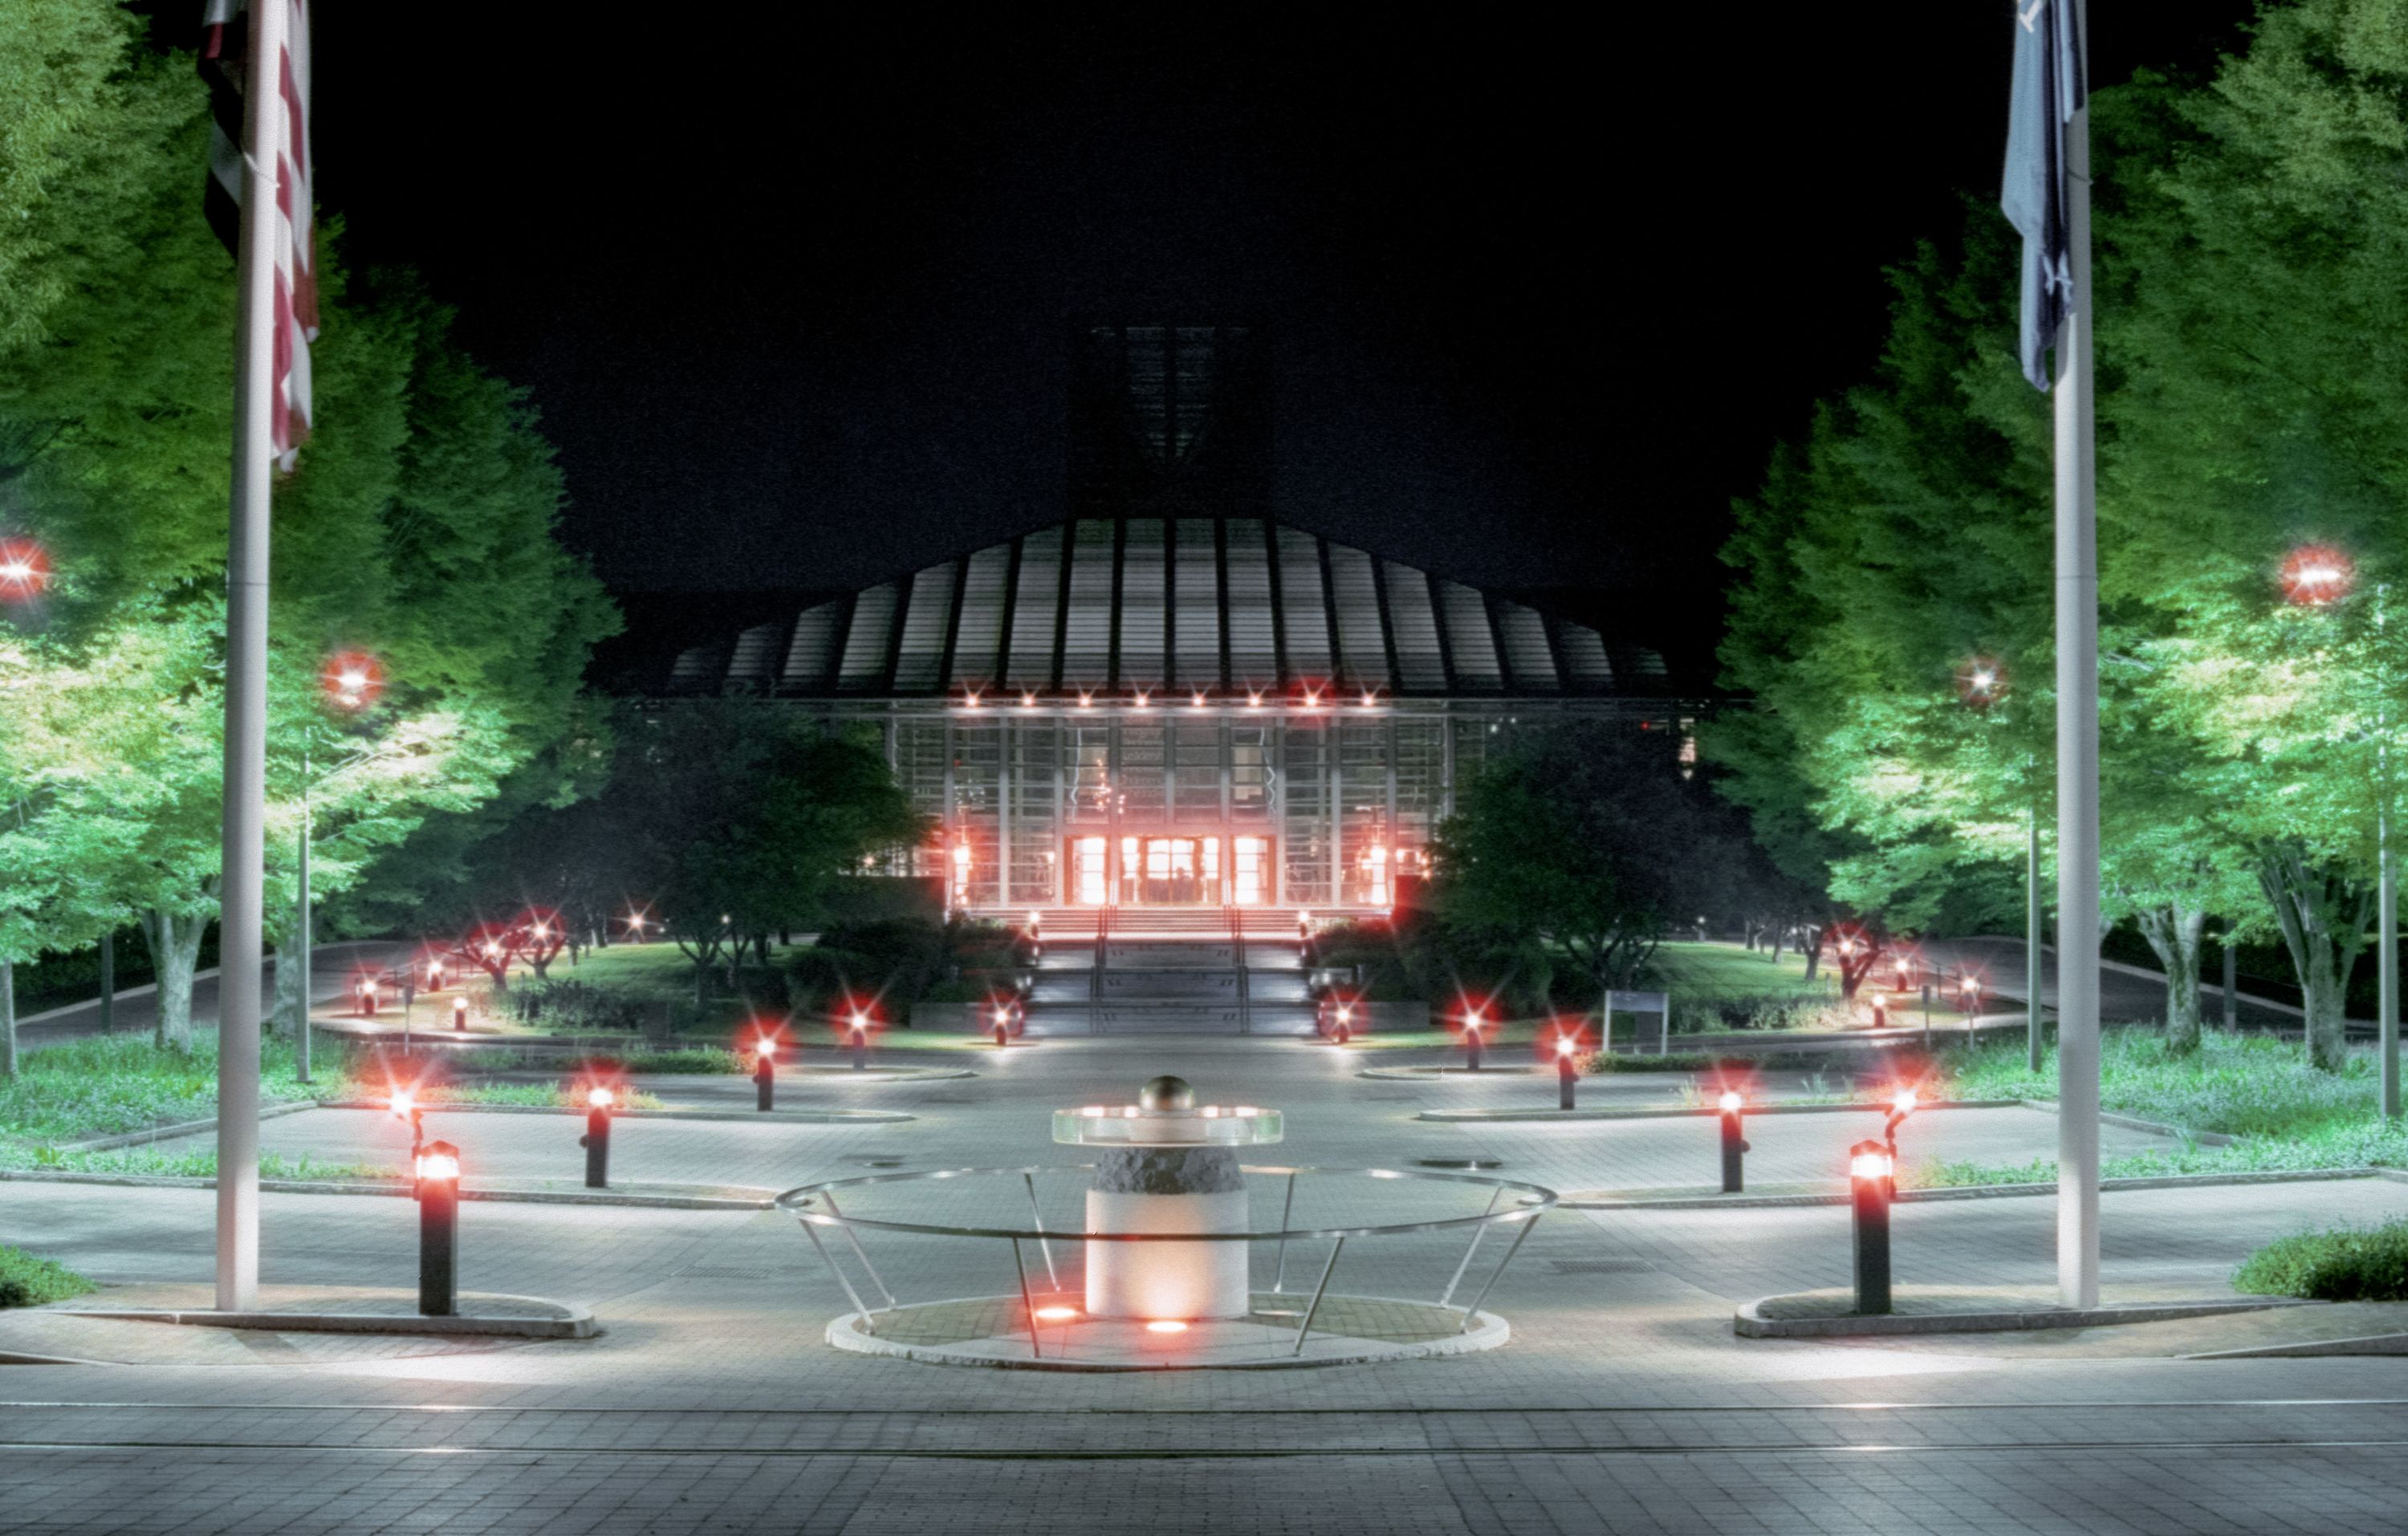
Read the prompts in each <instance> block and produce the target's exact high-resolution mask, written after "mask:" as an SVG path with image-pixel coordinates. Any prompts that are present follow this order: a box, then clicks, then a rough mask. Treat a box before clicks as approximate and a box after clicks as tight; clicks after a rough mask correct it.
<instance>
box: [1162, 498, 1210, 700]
mask: <svg viewBox="0 0 2408 1536" xmlns="http://www.w3.org/2000/svg"><path fill="white" fill-rule="evenodd" d="M1177 529H1178V535H1179V548H1178V550H1177V552H1176V553H1175V556H1174V563H1173V564H1174V570H1175V580H1176V581H1177V582H1178V596H1177V618H1176V626H1177V631H1178V632H1177V635H1176V637H1175V642H1176V644H1177V645H1178V648H1179V655H1178V658H1177V660H1178V666H1177V671H1178V676H1179V685H1180V686H1181V687H1183V688H1217V687H1219V686H1220V685H1221V575H1220V564H1219V557H1218V556H1217V555H1216V554H1215V553H1213V546H1212V520H1211V518H1207V517H1183V518H1181V519H1180V520H1179V522H1178V524H1177Z"/></svg>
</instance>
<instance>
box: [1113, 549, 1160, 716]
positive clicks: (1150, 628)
mask: <svg viewBox="0 0 2408 1536" xmlns="http://www.w3.org/2000/svg"><path fill="white" fill-rule="evenodd" d="M1162 535H1163V525H1162V524H1161V522H1160V521H1159V520H1157V519H1154V518H1132V519H1130V520H1129V524H1128V532H1127V534H1126V536H1125V538H1126V541H1125V545H1124V546H1123V548H1122V551H1121V671H1120V682H1121V686H1122V687H1124V688H1159V687H1161V686H1162V685H1163V682H1164V668H1163V655H1162V644H1163V627H1162V624H1163V601H1164V597H1163V591H1164V589H1163V581H1164V580H1165V577H1166V574H1167V567H1165V564H1164V555H1163V549H1162Z"/></svg>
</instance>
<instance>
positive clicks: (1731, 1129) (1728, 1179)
mask: <svg viewBox="0 0 2408 1536" xmlns="http://www.w3.org/2000/svg"><path fill="white" fill-rule="evenodd" d="M1722 1112H1723V1138H1722V1140H1723V1193H1724V1194H1726V1195H1736V1194H1738V1193H1740V1191H1741V1190H1742V1188H1743V1187H1745V1184H1746V1182H1747V1180H1746V1168H1745V1163H1746V1157H1747V1152H1748V1145H1747V1142H1746V1141H1745V1140H1744V1139H1743V1138H1742V1136H1741V1135H1740V1127H1741V1119H1742V1116H1743V1115H1744V1114H1745V1113H1747V1100H1746V1099H1745V1098H1742V1096H1741V1095H1740V1094H1739V1093H1738V1092H1737V1091H1736V1090H1733V1089H1725V1090H1724V1091H1723V1097H1722Z"/></svg>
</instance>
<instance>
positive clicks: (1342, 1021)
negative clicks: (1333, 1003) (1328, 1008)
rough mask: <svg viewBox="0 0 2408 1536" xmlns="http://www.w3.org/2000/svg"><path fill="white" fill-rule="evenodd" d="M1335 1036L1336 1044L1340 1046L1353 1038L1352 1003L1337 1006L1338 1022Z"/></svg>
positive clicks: (1353, 1019)
mask: <svg viewBox="0 0 2408 1536" xmlns="http://www.w3.org/2000/svg"><path fill="white" fill-rule="evenodd" d="M1335 1035H1336V1039H1337V1041H1338V1043H1339V1044H1340V1045H1343V1044H1345V1043H1346V1042H1347V1041H1350V1040H1352V1039H1353V1038H1354V1037H1355V1005H1354V1004H1353V1003H1340V1004H1339V1005H1338V1022H1337V1028H1336V1031H1335Z"/></svg>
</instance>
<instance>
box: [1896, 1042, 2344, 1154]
mask: <svg viewBox="0 0 2408 1536" xmlns="http://www.w3.org/2000/svg"><path fill="white" fill-rule="evenodd" d="M1936 1069H1937V1074H1938V1076H1939V1078H1940V1080H1941V1081H1942V1084H1944V1089H1945V1092H1946V1094H1947V1097H1949V1098H2035V1099H2039V1098H2056V1097H2057V1052H2056V1050H2055V1048H2054V1047H2051V1048H2050V1050H2049V1051H2048V1052H2047V1054H2046V1055H2044V1056H2043V1057H2042V1062H2041V1069H2040V1070H2039V1071H2038V1072H2031V1071H2028V1070H2027V1069H2026V1063H2025V1056H2024V1046H2023V1042H2022V1041H2020V1040H2015V1041H1998V1040H1993V1041H1985V1042H1982V1043H1979V1044H1976V1045H1974V1046H1972V1047H1971V1048H1970V1049H1969V1048H1966V1047H1963V1046H1952V1047H1950V1048H1948V1049H1946V1050H1944V1051H1942V1052H1941V1053H1940V1055H1939V1057H1938V1060H1937V1064H1936ZM2380 1087H2381V1084H2380V1083H2379V1081H2378V1080H2377V1077H2376V1074H2375V1072H2374V1069H2373V1063H2372V1060H2371V1059H2370V1058H2369V1057H2368V1056H2367V1055H2365V1054H2363V1053H2356V1054H2353V1055H2351V1056H2350V1057H2349V1059H2348V1061H2347V1062H2346V1063H2345V1064H2344V1065H2343V1067H2342V1068H2341V1069H2340V1070H2338V1071H2329V1072H2328V1071H2319V1070H2315V1069H2313V1068H2311V1067H2310V1066H2309V1065H2308V1064H2306V1063H2304V1062H2302V1061H2301V1060H2300V1057H2299V1055H2298V1053H2297V1052H2296V1051H2295V1050H2294V1049H2292V1048H2291V1047H2290V1046H2288V1045H2286V1043H2285V1042H2283V1041H2279V1040H2277V1039H2275V1038H2274V1037H2272V1036H2271V1035H2224V1034H2210V1035H2208V1036H2207V1037H2206V1038H2205V1040H2204V1041H2201V1045H2200V1050H2199V1051H2198V1053H2197V1054H2196V1055H2177V1054H2175V1053H2173V1052H2171V1051H2170V1050H2169V1049H2168V1047H2167V1045H2166V1042H2165V1041H2164V1040H2163V1039H2162V1038H2161V1037H2159V1036H2158V1035H2157V1032H2156V1031H2154V1030H2150V1029H2109V1030H2105V1031H2102V1032H2101V1035H2100V1106H2101V1107H2102V1108H2104V1109H2107V1110H2110V1111H2112V1112H2114V1113H2118V1114H2130V1115H2137V1116H2139V1117H2140V1118H2142V1119H2144V1120H2151V1121H2155V1122H2157V1123H2158V1124H2160V1125H2169V1126H2176V1127H2181V1128H2183V1129H2185V1130H2189V1131H2213V1132H2217V1133H2220V1134H2223V1135H2228V1136H2268V1137H2298V1136H2302V1135H2306V1134H2309V1133H2311V1132H2316V1131H2323V1130H2327V1129H2341V1128H2346V1127H2358V1126H2363V1125H2370V1124H2372V1123H2373V1122H2375V1121H2376V1120H2377V1119H2378V1118H2379V1107H2380V1106H2379V1098H2378V1095H2379V1092H2380Z"/></svg>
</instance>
